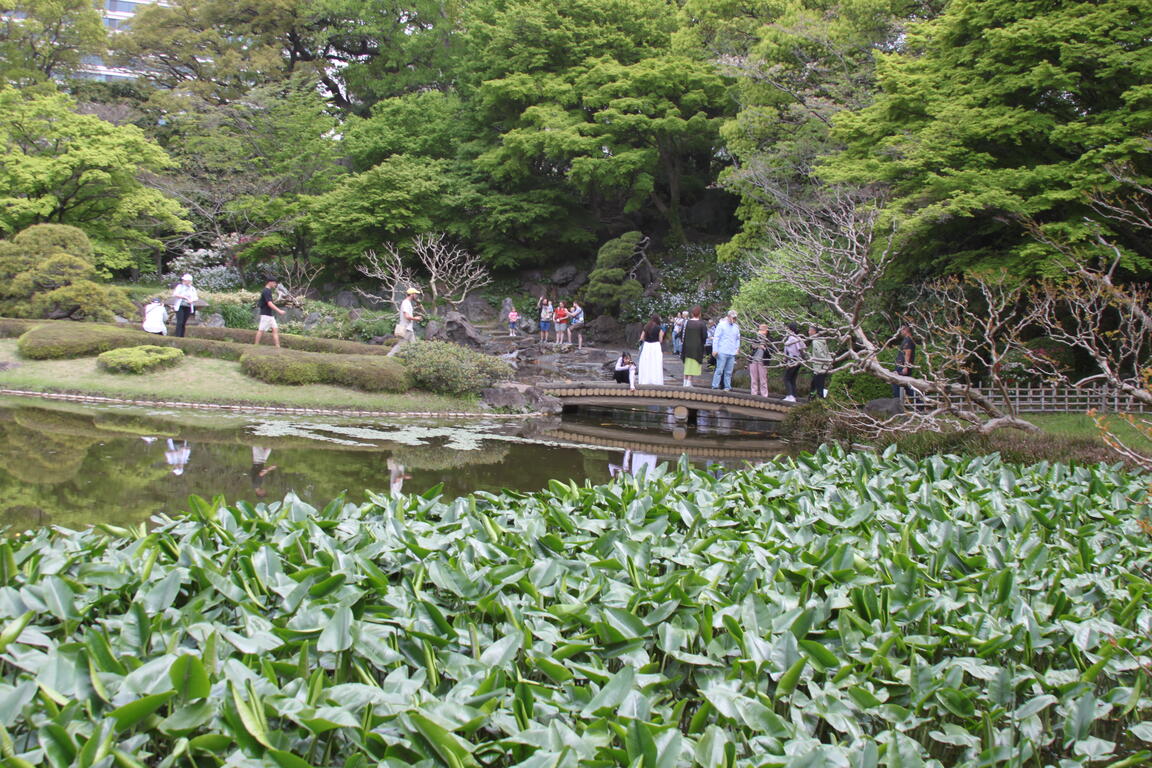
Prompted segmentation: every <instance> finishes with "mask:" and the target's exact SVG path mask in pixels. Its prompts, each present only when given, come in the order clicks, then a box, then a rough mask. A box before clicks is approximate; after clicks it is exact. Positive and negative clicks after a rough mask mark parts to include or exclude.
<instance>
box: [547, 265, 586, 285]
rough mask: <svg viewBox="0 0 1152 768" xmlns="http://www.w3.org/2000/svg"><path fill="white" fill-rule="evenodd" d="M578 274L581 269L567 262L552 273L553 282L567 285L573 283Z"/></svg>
mask: <svg viewBox="0 0 1152 768" xmlns="http://www.w3.org/2000/svg"><path fill="white" fill-rule="evenodd" d="M578 274H580V270H578V269H576V267H574V266H572V265H571V264H565V265H564V266H562V267H560V268H559V269H557V270H556V271H555V272H553V273H552V284H553V285H564V286H566V285H568V284H569V283H571V282H572V281H573V280H574V279H575V278H576V275H578Z"/></svg>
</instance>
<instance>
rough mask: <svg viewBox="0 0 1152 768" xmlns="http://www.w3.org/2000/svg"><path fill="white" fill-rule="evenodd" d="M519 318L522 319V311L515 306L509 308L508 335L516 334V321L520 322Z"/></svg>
mask: <svg viewBox="0 0 1152 768" xmlns="http://www.w3.org/2000/svg"><path fill="white" fill-rule="evenodd" d="M519 320H520V313H519V312H517V311H516V308H515V307H513V308H512V309H510V310H508V335H509V336H515V335H516V323H517V322H519Z"/></svg>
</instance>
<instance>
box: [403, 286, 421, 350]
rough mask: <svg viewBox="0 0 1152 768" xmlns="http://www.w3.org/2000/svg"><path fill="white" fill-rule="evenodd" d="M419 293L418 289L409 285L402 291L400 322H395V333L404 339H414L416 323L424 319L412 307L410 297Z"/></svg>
mask: <svg viewBox="0 0 1152 768" xmlns="http://www.w3.org/2000/svg"><path fill="white" fill-rule="evenodd" d="M419 294H420V289H419V288H416V287H415V286H411V287H409V288H408V290H407V291H405V292H404V301H402V302H400V322H398V323H396V335H397V336H399V337H400V338H402V339H403V340H404V341H415V340H416V323H418V322H419V321H421V320H423V319H424V318H423V317H421V316H420V315H417V314H416V310H415V309H413V308H412V297H413V296H417V295H419Z"/></svg>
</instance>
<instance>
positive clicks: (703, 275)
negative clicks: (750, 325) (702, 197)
mask: <svg viewBox="0 0 1152 768" xmlns="http://www.w3.org/2000/svg"><path fill="white" fill-rule="evenodd" d="M657 268H658V269H659V271H660V277H659V286H658V289H657V290H656V291H655V292H649V293H650V294H651V295H647V296H643V297H641V298H640V299H638V300H636V301H634V302H629V303H624V304H623V305H622V307H621V312H620V316H621V318H622V319H625V320H635V321H647V319H648V318H649V317H651V316H652V314H653V313H655V314H658V315H660V316H661V317H671V316H672V315H674V314H675V313H677V312H682V311H684V310H686V309H691V308H692V307H694V306H696V305H700V307H702V308H703V310H704V316H705V317H707V316H708V315H710V314H713V313H716V314H719V313H720V312H721V311H722V310H727V309H729V308H732V307H736V309H738V310H739V311H741V312H743V313H744V316H745V317H753V318H754V317H756V313H754V312H747V311H746V308H745V307H740V306H738V305H737V304H735V303H734V300H733V298H732V297H733V295H735V294H736V292H737V291H740V292H741V293H742V292H743V291H744V289H745V288H746V287H747V286H748V285H749V283H741V279H742V278H743V277H745V276H746V275H747V270H746V269H745V268H744V266H743V265H742V264H741V263H740V262H736V261H724V262H721V261H718V260H717V258H716V249H715V248H713V247H711V246H707V245H702V244H699V243H693V244H688V245H683V246H680V247H678V248H674V249H672V250H671V251H669V252H668V253H667V254H665V255H664V257H663V258H662V259H661V261H660V263H659V265H658V267H657ZM752 282H753V283H754V282H755V281H752Z"/></svg>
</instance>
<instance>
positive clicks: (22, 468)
mask: <svg viewBox="0 0 1152 768" xmlns="http://www.w3.org/2000/svg"><path fill="white" fill-rule="evenodd" d="M98 441H99V439H98V438H96V437H77V436H76V435H70V434H63V433H58V432H45V431H40V430H38V429H36V428H34V427H29V426H27V425H26V424H21V423H17V422H15V421H12V422H8V423H7V424H3V425H0V468H2V469H4V470H5V471H6V472H8V473H9V474H10V475H12V476H13V477H14V478H16V479H17V480H20V481H21V482H25V483H33V484H37V485H41V484H55V483H64V482H68V481H70V480H72V479H73V478H75V477H76V475H77V474H78V473H79V472H80V467H81V466H82V465H83V463H84V459H86V458H88V449H89V448H91V447H92V446H93V445H94V444H95V443H97V442H98Z"/></svg>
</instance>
